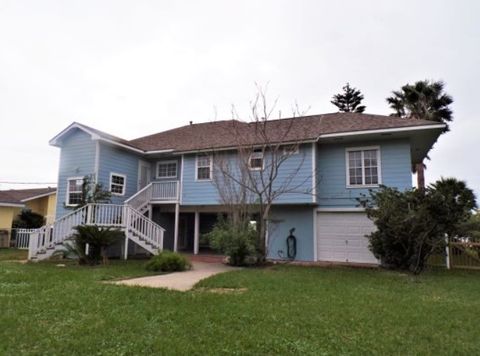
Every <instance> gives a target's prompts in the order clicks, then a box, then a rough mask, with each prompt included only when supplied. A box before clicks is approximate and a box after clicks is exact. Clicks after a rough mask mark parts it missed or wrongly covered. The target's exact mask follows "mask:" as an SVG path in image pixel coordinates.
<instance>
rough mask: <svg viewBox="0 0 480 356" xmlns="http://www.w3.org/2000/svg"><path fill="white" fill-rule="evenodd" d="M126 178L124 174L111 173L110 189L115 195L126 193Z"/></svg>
mask: <svg viewBox="0 0 480 356" xmlns="http://www.w3.org/2000/svg"><path fill="white" fill-rule="evenodd" d="M126 180H127V178H126V176H125V175H123V174H118V173H110V191H111V192H112V194H113V195H125V182H126Z"/></svg>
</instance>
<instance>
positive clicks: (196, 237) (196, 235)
mask: <svg viewBox="0 0 480 356" xmlns="http://www.w3.org/2000/svg"><path fill="white" fill-rule="evenodd" d="M199 244H200V213H199V212H198V211H196V212H195V233H194V238H193V254H194V255H198V247H199Z"/></svg>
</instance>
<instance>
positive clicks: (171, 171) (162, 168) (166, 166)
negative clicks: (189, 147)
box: [157, 161, 178, 178]
mask: <svg viewBox="0 0 480 356" xmlns="http://www.w3.org/2000/svg"><path fill="white" fill-rule="evenodd" d="M177 164H178V162H177V161H161V162H158V163H157V178H177Z"/></svg>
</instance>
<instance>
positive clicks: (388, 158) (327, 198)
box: [317, 140, 412, 207]
mask: <svg viewBox="0 0 480 356" xmlns="http://www.w3.org/2000/svg"><path fill="white" fill-rule="evenodd" d="M363 146H380V157H381V168H382V170H381V172H382V184H383V185H386V186H389V187H395V188H398V189H399V190H405V189H409V188H411V187H412V174H411V159H410V143H409V141H408V140H396V141H382V142H361V143H358V142H356V143H354V144H332V145H320V146H319V147H318V150H317V179H318V186H317V197H318V204H319V205H320V206H322V207H355V206H357V205H358V202H357V200H356V198H358V197H360V196H361V194H368V189H361V188H347V184H346V183H347V182H346V179H347V178H346V158H345V150H346V149H347V148H349V147H363Z"/></svg>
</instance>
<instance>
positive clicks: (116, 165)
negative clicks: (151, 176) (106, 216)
mask: <svg viewBox="0 0 480 356" xmlns="http://www.w3.org/2000/svg"><path fill="white" fill-rule="evenodd" d="M139 160H140V156H138V155H136V154H134V153H131V152H129V151H126V150H124V149H122V148H117V147H115V146H111V145H108V144H105V143H100V163H99V172H98V181H99V182H100V183H101V184H102V185H103V186H104V188H105V189H107V190H110V173H119V174H123V175H126V188H125V195H124V196H117V195H112V198H111V202H112V203H113V204H122V203H123V202H124V201H125V200H126V199H128V198H129V197H131V196H132V195H133V194H135V193H136V192H137V188H138V162H139Z"/></svg>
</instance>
